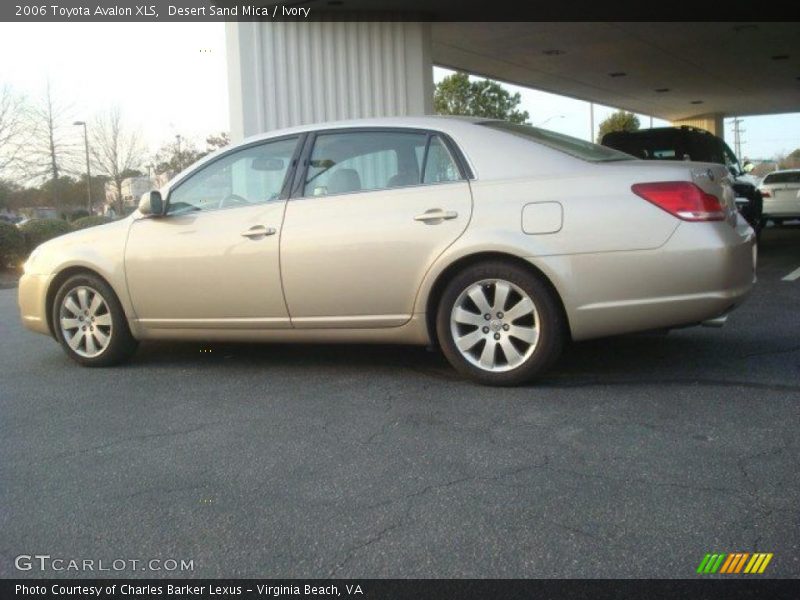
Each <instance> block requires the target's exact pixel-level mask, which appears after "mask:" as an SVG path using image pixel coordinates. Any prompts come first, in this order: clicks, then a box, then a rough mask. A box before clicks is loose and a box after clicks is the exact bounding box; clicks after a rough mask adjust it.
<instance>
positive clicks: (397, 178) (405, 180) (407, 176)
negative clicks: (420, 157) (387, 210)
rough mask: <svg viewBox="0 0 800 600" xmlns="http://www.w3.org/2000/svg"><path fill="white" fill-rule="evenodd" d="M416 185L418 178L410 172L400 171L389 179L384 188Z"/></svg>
mask: <svg viewBox="0 0 800 600" xmlns="http://www.w3.org/2000/svg"><path fill="white" fill-rule="evenodd" d="M417 183H419V177H417V176H416V175H414V174H413V173H412V172H411V171H401V172H400V173H398V174H397V175H393V176H392V177H390V178H389V181H388V182H386V187H390V188H393V187H402V186H404V185H416V184H417Z"/></svg>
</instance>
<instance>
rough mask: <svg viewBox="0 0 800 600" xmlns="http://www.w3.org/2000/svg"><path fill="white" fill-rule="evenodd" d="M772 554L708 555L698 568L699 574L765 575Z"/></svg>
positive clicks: (738, 553) (735, 553) (734, 553)
mask: <svg viewBox="0 0 800 600" xmlns="http://www.w3.org/2000/svg"><path fill="white" fill-rule="evenodd" d="M772 556H773V554H772V553H771V552H755V553H753V554H750V553H749V552H731V553H728V554H723V553H719V554H711V553H709V554H706V555H705V556H704V557H703V560H702V561H700V566H698V567H697V572H698V573H701V574H703V575H710V574H714V573H723V574H725V575H736V574H740V573H745V574H748V575H756V574H761V573H763V572H764V571H765V570H766V568H767V565H768V564H769V561H771V560H772Z"/></svg>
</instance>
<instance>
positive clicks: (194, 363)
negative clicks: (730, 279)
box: [130, 333, 719, 386]
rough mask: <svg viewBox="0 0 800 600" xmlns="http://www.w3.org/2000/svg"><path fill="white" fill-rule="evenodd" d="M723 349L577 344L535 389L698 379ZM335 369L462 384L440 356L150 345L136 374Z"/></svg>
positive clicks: (698, 344) (673, 339) (391, 349)
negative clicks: (673, 376) (678, 376)
mask: <svg viewBox="0 0 800 600" xmlns="http://www.w3.org/2000/svg"><path fill="white" fill-rule="evenodd" d="M714 349H716V352H717V353H719V345H718V343H716V342H715V341H713V340H711V339H708V340H705V339H702V338H697V337H695V338H693V339H689V338H686V337H680V336H677V335H670V336H667V335H664V334H662V333H653V334H637V335H628V336H619V337H614V338H605V339H601V340H593V341H590V342H581V343H574V344H570V345H568V346H567V348H565V350H564V353H563V355H562V357H561V358H560V360H559V361H558V362H557V363H556V364H555V365H554V366H553V367H552V368H551V369H550V371H549V372H548V373H547V374H546V375H545V376H543V377H541V378H539V379H538V380H536V381H535V382H533V383H532V385H545V386H548V385H554V386H558V385H560V384H563V383H564V382H565V381H575V382H578V381H586V380H594V381H597V380H604V379H605V380H617V379H621V378H625V379H637V380H646V379H647V378H648V377H654V376H656V377H658V376H660V374H662V375H663V374H664V373H674V372H680V373H683V374H686V373H689V374H691V372H692V371H693V369H692V365H693V364H696V363H697V362H698V358H699V357H700V356H703V355H707V353H708V352H710V351H712V350H714ZM152 366H158V367H159V368H166V369H187V368H190V369H192V368H197V369H202V368H207V367H214V368H217V367H219V368H235V369H236V370H237V371H238V370H242V369H244V370H248V371H249V370H254V369H273V368H279V369H290V370H293V369H308V368H314V369H317V370H318V369H324V370H327V369H331V370H335V371H336V372H337V373H341V372H342V371H348V370H352V371H353V373H354V374H356V373H360V374H367V373H376V372H383V371H387V372H388V371H396V370H397V369H402V370H408V371H413V372H415V373H418V374H420V375H424V376H430V377H434V378H436V379H444V380H452V381H459V380H461V379H462V378H461V377H460V375H458V374H457V373H456V372H455V370H453V369H452V367H450V365H449V364H448V362H447V360H446V359H445V358H444V356H443V355H442V354H441V352H439V351H438V350H433V351H431V350H427V349H425V348H422V347H415V346H386V345H363V344H361V345H344V344H340V345H335V344H333V345H328V344H322V345H320V344H268V343H263V344H256V343H210V344H198V343H183V342H180V343H178V342H147V343H143V344H142V345H141V346H140V348H139V351H138V352H137V353H136V355H135V356H134V358H133V360H132V361H131V363H130V367H131V368H134V369H135V368H138V367H152Z"/></svg>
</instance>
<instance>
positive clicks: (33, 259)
mask: <svg viewBox="0 0 800 600" xmlns="http://www.w3.org/2000/svg"><path fill="white" fill-rule="evenodd" d="M132 222H133V219H132V218H131V217H126V218H124V219H121V220H119V221H114V222H113V223H106V224H104V225H95V226H94V227H87V228H86V229H81V230H79V231H73V232H71V233H67V234H64V235H61V236H58V237H56V238H53V239H52V240H48V241H47V242H44V243H43V244H40V245H39V246H37V247H36V248H35V249H34V251H33V252H32V253H31V255H30V256H29V257H28V261H27V262H26V263H25V272H26V273H38V274H49V273H54V272H56V271H59V270H61V269H63V268H66V267H68V266H73V265H74V266H80V265H83V266H87V267H89V268H92V269H94V270H96V269H97V264H98V261H100V262H101V263H104V262H108V263H111V264H113V262H114V261H119V262H121V258H122V256H123V252H124V247H125V239H126V237H127V234H128V229H129V228H130V225H131V223H132Z"/></svg>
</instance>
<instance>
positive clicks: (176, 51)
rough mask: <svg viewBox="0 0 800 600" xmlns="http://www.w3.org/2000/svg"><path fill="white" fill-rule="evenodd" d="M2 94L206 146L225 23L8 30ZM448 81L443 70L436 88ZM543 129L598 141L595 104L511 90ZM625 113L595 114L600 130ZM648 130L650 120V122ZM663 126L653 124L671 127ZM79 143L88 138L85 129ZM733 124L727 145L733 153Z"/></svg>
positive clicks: (777, 123) (780, 145)
mask: <svg viewBox="0 0 800 600" xmlns="http://www.w3.org/2000/svg"><path fill="white" fill-rule="evenodd" d="M0 56H2V57H3V58H2V61H0V86H1V85H4V84H9V85H11V86H12V87H13V88H14V89H15V90H16V91H17V92H21V93H24V94H25V95H27V96H28V97H30V98H31V99H36V98H37V97H40V96H41V94H42V91H43V89H44V87H45V83H46V81H47V79H48V78H49V79H50V82H51V88H52V90H53V95H54V96H55V97H56V98H57V100H58V101H59V103H61V104H63V105H66V106H67V107H68V108H69V111H68V112H69V115H70V117H69V119H70V121H69V122H72V121H73V120H86V121H88V122H91V119H92V118H93V116H94V115H95V114H96V113H98V112H101V111H103V110H106V109H108V108H110V107H111V106H114V105H117V106H119V107H120V108H121V109H122V112H123V115H124V118H125V120H126V122H128V123H129V124H130V125H131V126H132V127H134V128H137V129H138V130H139V131H140V132H141V137H142V139H143V141H144V142H145V144H146V146H147V147H148V149H149V151H150V152H154V151H155V150H157V149H158V148H159V147H160V146H162V145H163V144H165V143H171V142H173V141H174V139H175V135H176V134H180V135H181V136H182V137H183V138H189V139H192V140H193V141H194V142H195V143H196V144H198V145H200V146H202V145H203V144H204V140H205V137H206V136H207V135H208V134H211V133H218V132H220V131H228V130H229V117H228V91H227V83H228V81H227V72H226V61H225V25H224V23H13V24H12V23H0ZM447 74H448V71H446V70H444V69H439V68H435V69H434V79H435V80H436V81H439V80H441V79H442V78H443V77H444V76H446V75H447ZM507 87H508V88H509V89H510V90H511V91H512V92H517V91H519V92H520V94H521V96H522V105H521V108H522V109H524V110H527V111H528V112H529V113H530V115H531V123H532V124H533V125H543V126H544V127H547V128H548V129H553V130H555V131H559V132H561V133H565V134H568V135H573V136H575V137H580V138H583V139H589V135H590V132H589V129H590V125H589V123H590V120H589V104H588V103H587V102H583V101H581V100H575V99H571V98H565V97H563V96H558V95H555V94H549V93H547V92H541V91H537V90H531V89H527V88H522V87H517V86H512V85H507ZM614 110H615V109H614V108H613V107H606V106H601V105H595V126H597V125H598V124H599V123H600V122H601V121H602V120H603V119H604V118H605V117H607V116H608V115H609V114H611V113H612V112H613V111H614ZM640 120H641V125H642V127H649V126H650V118H649V117H648V116H646V115H640ZM667 124H668V123H667V122H666V121H662V120H660V119H654V121H653V125H654V126H659V125H667ZM742 128H743V129H744V130H745V132H744V134H743V136H742V139H743V143H742V153H743V155H745V156H747V157H750V158H772V157H774V156H775V155H777V154H786V153H788V152H791V151H792V150H794V149H795V148H797V147H800V113H792V114H787V115H773V116H759V117H745V118H744V122H743V123H742ZM74 129H75V134H74V136H75V138H76V143H78V142H82V139H81V134H82V130H80V129H79V128H78V127H75V128H74ZM731 132H732V123H731V120H730V119H727V120H726V139H727V140H728V141H729V144H730V145H731V146H732V145H733V144H732V143H731V140H732V139H733V136H732V133H731Z"/></svg>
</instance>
